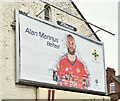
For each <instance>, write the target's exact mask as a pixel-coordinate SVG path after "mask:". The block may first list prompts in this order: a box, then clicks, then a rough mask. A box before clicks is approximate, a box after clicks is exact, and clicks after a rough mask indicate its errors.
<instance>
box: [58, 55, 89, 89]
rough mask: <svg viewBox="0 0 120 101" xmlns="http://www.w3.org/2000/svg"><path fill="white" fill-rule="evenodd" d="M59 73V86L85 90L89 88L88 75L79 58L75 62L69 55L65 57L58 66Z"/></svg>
mask: <svg viewBox="0 0 120 101" xmlns="http://www.w3.org/2000/svg"><path fill="white" fill-rule="evenodd" d="M57 72H58V78H59V80H58V81H57V84H58V85H63V86H69V87H76V88H83V89H85V88H87V87H88V86H89V80H88V74H87V72H86V71H85V68H84V65H83V63H82V62H81V61H80V60H79V59H78V58H77V56H76V59H75V61H70V60H69V59H68V56H67V55H65V56H63V57H62V58H61V59H60V61H59V63H58V64H57ZM86 83H87V84H86Z"/></svg>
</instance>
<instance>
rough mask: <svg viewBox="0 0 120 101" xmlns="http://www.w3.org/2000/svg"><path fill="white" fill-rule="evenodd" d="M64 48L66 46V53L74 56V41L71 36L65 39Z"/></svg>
mask: <svg viewBox="0 0 120 101" xmlns="http://www.w3.org/2000/svg"><path fill="white" fill-rule="evenodd" d="M66 46H67V49H68V53H69V54H71V55H74V54H75V49H76V45H75V40H74V39H73V37H71V36H68V37H67V43H66Z"/></svg>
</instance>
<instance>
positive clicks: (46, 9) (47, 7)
mask: <svg viewBox="0 0 120 101" xmlns="http://www.w3.org/2000/svg"><path fill="white" fill-rule="evenodd" d="M44 8H45V20H47V21H50V7H49V6H48V5H45V7H44Z"/></svg>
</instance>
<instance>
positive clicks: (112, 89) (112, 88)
mask: <svg viewBox="0 0 120 101" xmlns="http://www.w3.org/2000/svg"><path fill="white" fill-rule="evenodd" d="M114 92H115V83H114V82H112V83H110V93H114Z"/></svg>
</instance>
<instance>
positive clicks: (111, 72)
mask: <svg viewBox="0 0 120 101" xmlns="http://www.w3.org/2000/svg"><path fill="white" fill-rule="evenodd" d="M112 76H115V70H114V69H113V68H110V67H107V69H106V80H107V92H108V93H109V92H110V83H111V77H112Z"/></svg>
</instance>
